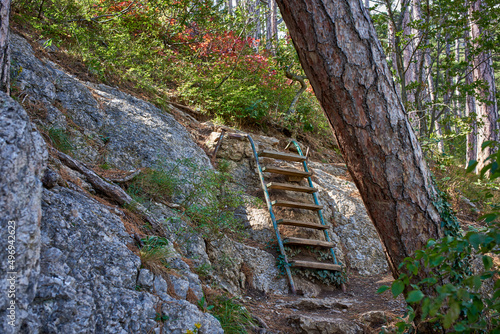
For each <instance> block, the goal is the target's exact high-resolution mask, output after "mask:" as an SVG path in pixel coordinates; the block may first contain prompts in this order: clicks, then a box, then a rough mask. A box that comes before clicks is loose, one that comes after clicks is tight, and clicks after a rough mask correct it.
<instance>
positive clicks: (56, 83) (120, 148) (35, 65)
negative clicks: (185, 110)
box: [11, 34, 210, 170]
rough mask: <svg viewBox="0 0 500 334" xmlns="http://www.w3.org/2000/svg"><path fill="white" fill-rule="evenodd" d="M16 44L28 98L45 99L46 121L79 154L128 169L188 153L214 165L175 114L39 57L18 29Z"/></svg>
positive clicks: (90, 160) (16, 59) (20, 80)
mask: <svg viewBox="0 0 500 334" xmlns="http://www.w3.org/2000/svg"><path fill="white" fill-rule="evenodd" d="M11 44H12V58H13V63H14V64H15V66H17V67H18V68H19V69H20V70H21V71H20V74H19V76H18V77H17V78H16V82H17V85H18V87H19V88H20V89H21V90H22V91H23V94H25V97H23V98H26V99H29V100H31V101H33V102H34V101H36V102H37V103H41V105H42V106H38V107H37V108H39V109H45V110H46V117H45V118H43V119H41V122H42V124H43V126H44V127H46V128H49V129H53V130H58V131H61V132H63V133H66V134H67V136H68V137H69V145H71V150H72V152H73V153H74V155H75V157H77V158H78V159H79V160H81V161H83V162H87V163H92V164H96V165H100V164H105V163H106V164H108V165H109V166H112V167H116V168H120V169H123V170H129V169H133V168H138V167H151V166H155V165H156V164H161V163H162V162H163V161H171V162H173V161H175V160H177V159H186V158H187V159H190V160H191V161H192V162H193V163H196V164H198V165H200V166H210V163H209V159H208V157H207V156H206V154H205V152H203V150H202V149H201V148H200V147H199V146H197V145H196V144H195V143H194V142H193V140H192V138H191V136H190V134H189V133H188V132H187V130H186V129H185V128H184V127H183V126H182V125H180V124H179V123H178V122H177V121H176V120H175V119H174V118H173V117H172V116H171V115H169V114H166V113H164V112H162V111H161V110H160V109H158V108H156V107H155V106H153V105H152V104H150V103H147V102H145V101H143V100H139V99H137V98H135V97H133V96H131V95H128V94H125V93H122V92H120V91H119V90H117V89H115V88H112V87H109V86H106V85H95V84H92V83H88V82H81V81H80V80H77V79H76V78H74V77H72V76H70V75H69V74H67V73H65V72H63V71H62V70H61V69H60V68H59V67H58V66H57V65H56V64H54V63H52V62H50V61H45V62H44V61H42V60H40V59H38V58H36V57H35V56H34V53H33V50H32V48H31V46H30V45H29V43H28V42H27V41H26V40H24V39H23V38H21V37H19V36H17V35H14V34H13V35H12V36H11Z"/></svg>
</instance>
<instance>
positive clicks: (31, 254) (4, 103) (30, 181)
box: [0, 92, 47, 333]
mask: <svg viewBox="0 0 500 334" xmlns="http://www.w3.org/2000/svg"><path fill="white" fill-rule="evenodd" d="M46 159H47V151H46V147H45V143H44V142H43V140H42V138H41V137H40V135H39V134H38V133H37V132H36V131H35V130H34V129H33V128H32V125H31V124H30V122H29V118H28V115H27V114H26V111H25V110H24V109H23V108H22V107H21V106H20V105H19V104H18V103H17V102H15V101H14V100H13V99H11V98H10V97H8V96H7V95H6V94H5V93H3V92H0V212H1V215H0V228H1V233H0V244H1V256H0V258H1V259H2V261H1V262H0V291H2V296H1V298H0V332H2V333H18V332H19V327H20V324H21V323H22V322H23V321H24V320H25V319H26V318H27V317H28V311H27V310H28V306H29V304H30V303H31V301H32V300H33V297H34V294H35V290H36V282H37V277H38V273H39V268H40V265H39V257H40V226H39V224H40V219H41V211H40V199H41V191H42V183H41V181H40V179H41V176H42V174H43V171H44V169H45V161H46ZM9 246H13V247H10V248H11V249H9V248H8V247H9ZM12 248H15V253H14V251H13V250H12ZM9 250H10V251H11V252H10V253H12V254H10V253H9ZM9 255H12V257H11V258H9V257H8V256H9ZM10 259H12V260H14V262H9V260H10ZM13 272H14V273H15V274H12V273H13ZM11 283H12V284H11ZM14 287H15V289H14ZM13 290H15V292H14V291H13ZM12 292H14V294H15V297H14V295H11V293H12ZM9 295H10V296H11V297H12V298H10V297H9ZM12 302H14V303H15V304H11V303H12ZM8 308H10V309H8ZM13 320H14V321H13ZM11 321H12V322H11ZM9 322H10V324H9ZM12 324H13V325H14V326H12Z"/></svg>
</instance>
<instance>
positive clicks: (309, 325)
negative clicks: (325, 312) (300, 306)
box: [289, 315, 363, 334]
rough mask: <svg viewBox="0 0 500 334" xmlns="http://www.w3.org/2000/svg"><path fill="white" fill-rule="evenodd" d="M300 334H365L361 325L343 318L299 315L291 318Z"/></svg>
mask: <svg viewBox="0 0 500 334" xmlns="http://www.w3.org/2000/svg"><path fill="white" fill-rule="evenodd" d="M289 320H290V323H291V324H292V325H293V326H295V327H296V328H297V330H298V332H299V333H304V334H358V333H360V334H361V333H363V329H362V327H361V326H360V324H359V323H358V322H356V321H353V320H347V319H342V318H327V317H321V316H305V315H298V316H292V317H290V318H289Z"/></svg>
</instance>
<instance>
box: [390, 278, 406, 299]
mask: <svg viewBox="0 0 500 334" xmlns="http://www.w3.org/2000/svg"><path fill="white" fill-rule="evenodd" d="M404 289H405V285H404V283H403V282H401V281H394V282H393V283H392V287H391V291H392V295H393V296H394V298H396V297H397V296H399V295H400V294H401V293H402V292H403V290H404Z"/></svg>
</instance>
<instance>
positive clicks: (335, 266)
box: [291, 261, 342, 271]
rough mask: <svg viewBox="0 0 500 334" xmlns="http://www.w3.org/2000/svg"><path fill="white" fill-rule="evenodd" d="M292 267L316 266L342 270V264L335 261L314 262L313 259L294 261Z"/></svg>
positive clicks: (317, 267) (316, 267)
mask: <svg viewBox="0 0 500 334" xmlns="http://www.w3.org/2000/svg"><path fill="white" fill-rule="evenodd" d="M291 264H292V267H303V268H314V269H326V270H334V271H341V270H342V266H341V265H338V264H333V263H323V262H313V261H292V262H291Z"/></svg>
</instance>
